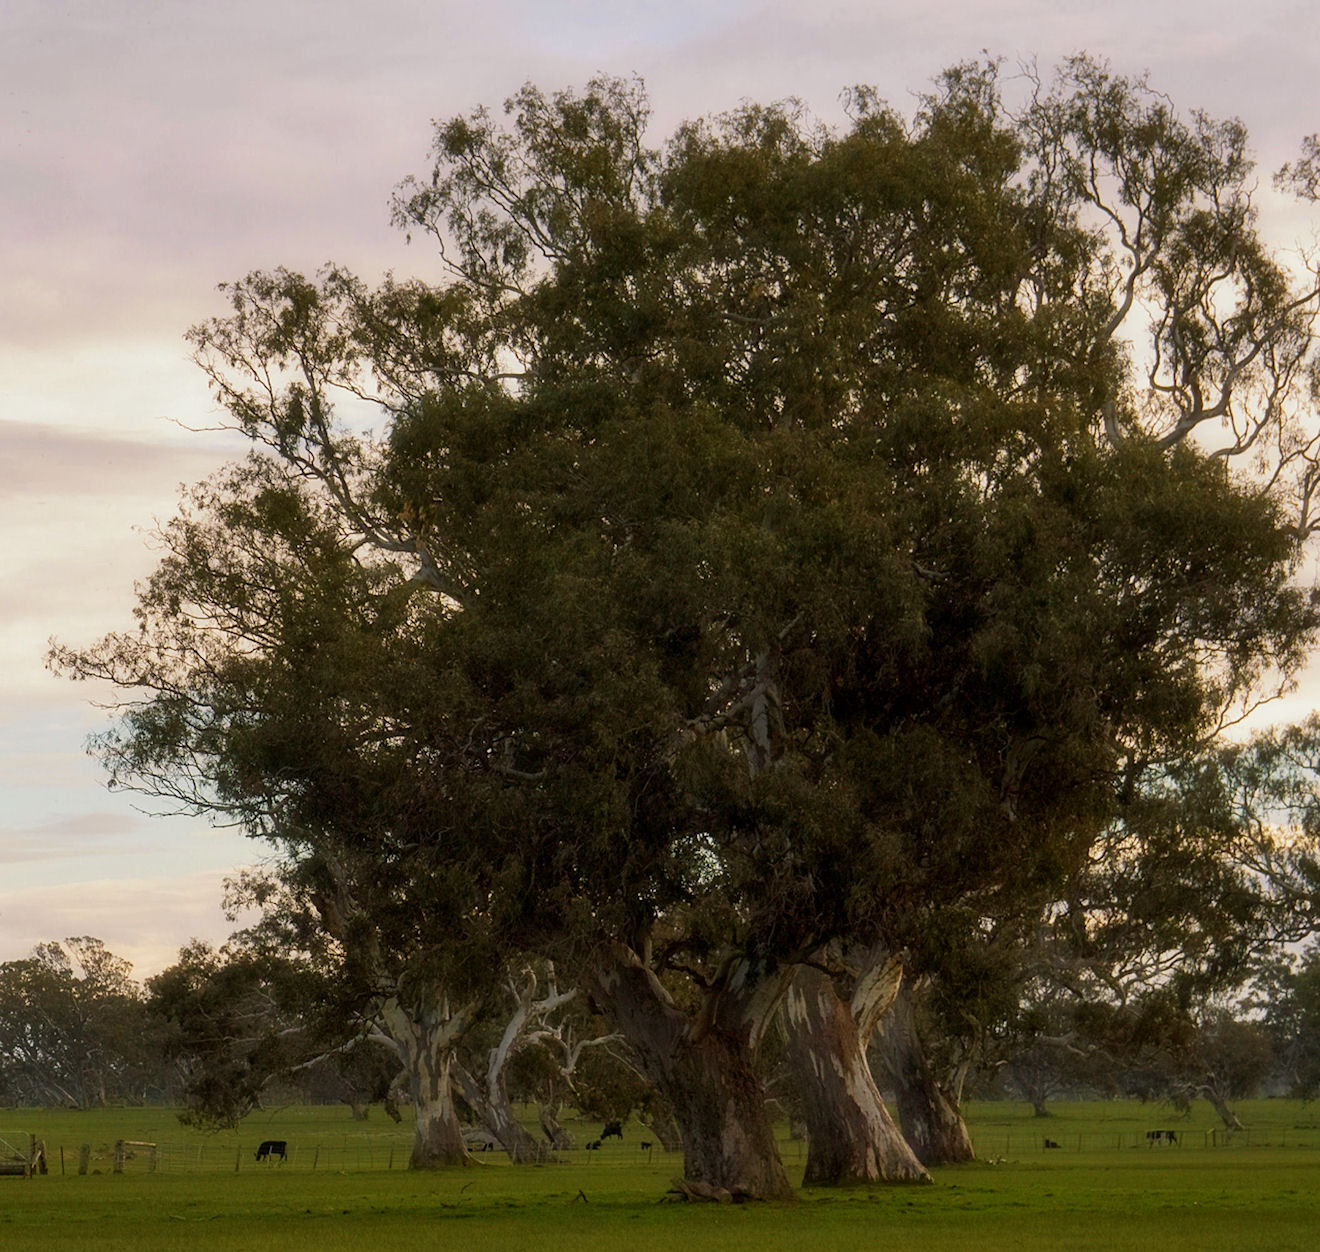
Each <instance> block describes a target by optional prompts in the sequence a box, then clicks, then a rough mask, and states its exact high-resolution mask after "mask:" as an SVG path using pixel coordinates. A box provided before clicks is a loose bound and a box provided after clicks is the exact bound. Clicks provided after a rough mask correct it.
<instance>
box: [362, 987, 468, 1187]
mask: <svg viewBox="0 0 1320 1252" xmlns="http://www.w3.org/2000/svg"><path fill="white" fill-rule="evenodd" d="M377 1021H378V1027H379V1034H378V1038H379V1039H380V1040H381V1041H382V1042H386V1043H388V1044H389V1046H390V1047H392V1048H393V1050H394V1051H395V1052H396V1054H397V1055H398V1057H399V1060H400V1062H401V1063H402V1065H403V1068H404V1071H405V1073H406V1074H407V1078H408V1087H409V1093H410V1095H411V1096H412V1103H413V1110H414V1113H415V1121H414V1130H413V1148H412V1156H411V1157H410V1158H409V1161H408V1167H409V1168H410V1169H439V1168H442V1167H444V1166H449V1165H470V1164H472V1157H471V1156H470V1155H469V1154H468V1150H467V1145H466V1144H465V1143H464V1142H463V1128H462V1126H461V1125H460V1124H459V1121H458V1112H457V1110H456V1109H455V1107H454V1091H453V1081H452V1069H453V1065H454V1048H455V1047H456V1045H457V1043H458V1040H459V1039H460V1038H461V1036H462V1035H463V1033H464V1032H465V1031H466V1030H467V1027H468V1024H469V1017H468V1014H467V1012H466V1011H463V1010H460V1011H459V1012H458V1013H454V1014H451V1013H450V1012H449V1011H448V1004H447V1001H446V999H445V997H444V995H443V994H442V993H439V992H437V993H436V994H435V997H434V1000H433V1002H432V1003H431V1004H429V1005H426V1006H417V1005H410V1006H406V1007H405V1006H404V1005H403V1004H402V1003H401V1002H400V1000H399V999H398V997H395V996H391V997H390V998H389V999H388V1000H386V1001H385V1002H384V1003H383V1004H382V1005H381V1007H380V1009H379V1011H378V1013H377Z"/></svg>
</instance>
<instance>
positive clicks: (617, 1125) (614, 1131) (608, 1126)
mask: <svg viewBox="0 0 1320 1252" xmlns="http://www.w3.org/2000/svg"><path fill="white" fill-rule="evenodd" d="M611 1136H613V1137H614V1138H615V1139H622V1138H623V1123H622V1122H606V1123H605V1129H604V1130H602V1131H601V1132H600V1137H601V1140H602V1141H604V1140H606V1139H608V1138H610V1137H611Z"/></svg>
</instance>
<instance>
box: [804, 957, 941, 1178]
mask: <svg viewBox="0 0 1320 1252" xmlns="http://www.w3.org/2000/svg"><path fill="white" fill-rule="evenodd" d="M784 1025H785V1036H786V1042H787V1053H788V1062H789V1066H790V1068H791V1069H792V1071H793V1075H794V1078H795V1079H796V1081H797V1084H798V1090H799V1092H800V1093H801V1098H802V1100H803V1103H804V1105H805V1108H806V1117H807V1144H808V1146H807V1168H806V1173H805V1175H804V1176H803V1179H802V1181H803V1184H804V1185H806V1186H835V1185H839V1184H854V1183H873V1182H929V1181H930V1175H929V1174H928V1173H927V1172H926V1170H925V1168H924V1167H923V1166H922V1164H921V1162H920V1161H918V1160H917V1158H916V1157H915V1156H914V1155H913V1153H912V1149H911V1148H910V1147H909V1146H908V1144H907V1142H906V1141H905V1140H904V1138H903V1136H902V1135H901V1134H899V1131H898V1128H897V1127H896V1126H895V1125H894V1123H893V1120H892V1119H891V1118H890V1116H889V1112H888V1110H887V1109H886V1108H885V1106H884V1102H883V1101H882V1100H881V1098H880V1092H879V1091H878V1090H877V1089H876V1085H875V1081H874V1079H872V1077H871V1068H870V1066H869V1065H868V1064H867V1062H866V1053H865V1049H864V1047H863V1043H862V1039H861V1036H860V1034H859V1032H858V1028H857V1020H856V1018H855V1017H854V1016H853V1010H852V1007H851V1006H850V1005H847V1004H844V1003H843V1001H842V1000H840V999H839V996H838V993H837V992H836V991H835V988H834V981H833V979H831V978H830V976H829V975H828V974H826V973H824V972H823V971H821V970H819V969H816V968H814V967H810V966H802V967H801V968H800V969H799V970H798V972H797V976H796V977H795V978H794V980H793V985H792V986H791V987H790V988H789V990H788V994H787V995H786V997H785V999H784Z"/></svg>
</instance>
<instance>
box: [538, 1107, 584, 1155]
mask: <svg viewBox="0 0 1320 1252" xmlns="http://www.w3.org/2000/svg"><path fill="white" fill-rule="evenodd" d="M539 1119H540V1122H541V1131H542V1133H543V1134H544V1135H545V1137H546V1139H548V1140H549V1142H550V1146H551V1147H552V1148H553V1149H554V1150H555V1151H556V1152H569V1151H571V1150H572V1149H573V1148H576V1147H577V1141H576V1140H575V1139H574V1138H573V1136H572V1135H571V1134H570V1133H569V1132H568V1131H567V1130H565V1129H564V1127H563V1126H562V1125H561V1124H560V1121H559V1101H558V1100H554V1101H553V1102H551V1101H545V1102H543V1103H542V1105H541V1112H540V1118H539Z"/></svg>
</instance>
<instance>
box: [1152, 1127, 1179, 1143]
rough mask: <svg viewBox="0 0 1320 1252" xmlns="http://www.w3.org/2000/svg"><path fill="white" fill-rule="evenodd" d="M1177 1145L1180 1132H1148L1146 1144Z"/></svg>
mask: <svg viewBox="0 0 1320 1252" xmlns="http://www.w3.org/2000/svg"><path fill="white" fill-rule="evenodd" d="M1160 1142H1164V1143H1177V1142H1178V1132H1177V1131H1176V1130H1148V1131H1146V1143H1147V1144H1156V1143H1160Z"/></svg>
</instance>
